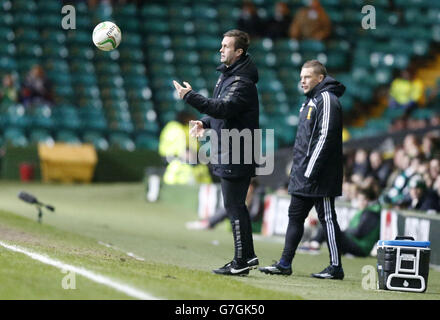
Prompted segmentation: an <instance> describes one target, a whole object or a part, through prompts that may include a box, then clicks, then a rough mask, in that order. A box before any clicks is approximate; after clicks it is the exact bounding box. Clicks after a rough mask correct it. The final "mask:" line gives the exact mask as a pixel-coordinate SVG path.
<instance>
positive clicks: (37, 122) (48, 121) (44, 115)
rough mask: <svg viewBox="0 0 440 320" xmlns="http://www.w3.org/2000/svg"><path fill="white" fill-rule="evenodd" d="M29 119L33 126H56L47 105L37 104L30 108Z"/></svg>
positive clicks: (48, 127)
mask: <svg viewBox="0 0 440 320" xmlns="http://www.w3.org/2000/svg"><path fill="white" fill-rule="evenodd" d="M30 121H31V123H32V127H34V128H44V129H52V128H54V127H55V126H56V123H55V119H54V118H53V117H52V109H51V108H50V107H49V106H48V105H37V106H34V107H33V108H32V112H31V115H30Z"/></svg>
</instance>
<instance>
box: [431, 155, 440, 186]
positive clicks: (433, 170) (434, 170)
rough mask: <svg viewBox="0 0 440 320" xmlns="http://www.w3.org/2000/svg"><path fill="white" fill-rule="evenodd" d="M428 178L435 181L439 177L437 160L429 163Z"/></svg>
mask: <svg viewBox="0 0 440 320" xmlns="http://www.w3.org/2000/svg"><path fill="white" fill-rule="evenodd" d="M429 176H430V178H431V179H432V181H435V180H437V178H438V177H439V176H440V160H439V159H438V158H435V159H432V160H431V161H429Z"/></svg>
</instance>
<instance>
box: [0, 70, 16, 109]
mask: <svg viewBox="0 0 440 320" xmlns="http://www.w3.org/2000/svg"><path fill="white" fill-rule="evenodd" d="M17 101H18V90H17V88H16V87H15V83H14V78H13V76H12V75H11V74H6V75H5V76H4V77H3V81H2V87H1V88H0V105H10V104H14V103H16V102H17Z"/></svg>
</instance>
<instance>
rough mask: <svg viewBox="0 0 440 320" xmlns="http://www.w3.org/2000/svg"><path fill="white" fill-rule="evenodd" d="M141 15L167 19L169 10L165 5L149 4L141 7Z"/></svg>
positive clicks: (147, 17) (145, 17)
mask: <svg viewBox="0 0 440 320" xmlns="http://www.w3.org/2000/svg"><path fill="white" fill-rule="evenodd" d="M141 16H142V18H143V19H166V18H167V16H168V10H167V8H166V7H165V6H161V5H158V4H147V5H144V6H143V7H142V9H141Z"/></svg>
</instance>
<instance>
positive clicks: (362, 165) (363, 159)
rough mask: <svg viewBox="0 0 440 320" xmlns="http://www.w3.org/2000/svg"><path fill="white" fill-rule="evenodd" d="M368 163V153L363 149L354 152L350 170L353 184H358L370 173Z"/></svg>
mask: <svg viewBox="0 0 440 320" xmlns="http://www.w3.org/2000/svg"><path fill="white" fill-rule="evenodd" d="M370 170H371V168H370V163H369V161H368V153H367V151H366V150H364V149H359V150H357V151H356V154H355V157H354V164H353V169H352V177H351V179H352V181H353V182H355V183H360V181H362V180H363V179H364V178H365V177H367V176H368V174H369V173H370Z"/></svg>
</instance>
